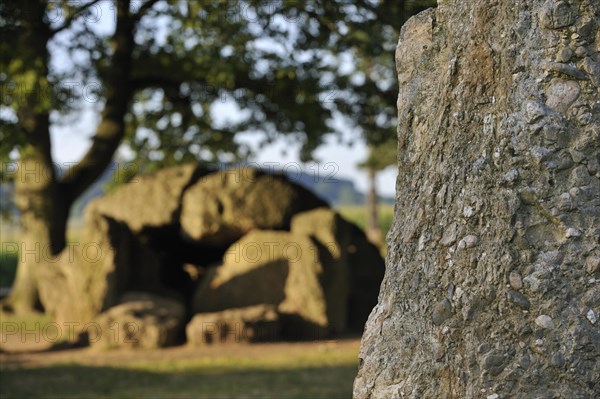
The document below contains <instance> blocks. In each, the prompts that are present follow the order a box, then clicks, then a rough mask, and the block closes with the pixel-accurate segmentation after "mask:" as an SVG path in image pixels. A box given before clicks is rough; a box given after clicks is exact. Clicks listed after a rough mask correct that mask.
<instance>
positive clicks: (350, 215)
mask: <svg viewBox="0 0 600 399" xmlns="http://www.w3.org/2000/svg"><path fill="white" fill-rule="evenodd" d="M336 209H337V211H338V212H339V213H340V214H341V215H342V216H343V217H345V218H346V219H348V220H349V221H351V222H353V223H355V224H356V225H358V226H359V227H360V228H361V229H363V230H364V229H365V226H366V225H367V207H366V206H365V205H350V206H339V207H336ZM393 220H394V205H392V204H382V205H379V227H380V228H381V233H382V236H383V237H385V235H386V234H387V232H388V231H389V230H390V227H391V226H392V222H393Z"/></svg>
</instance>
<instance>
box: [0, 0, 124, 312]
mask: <svg viewBox="0 0 600 399" xmlns="http://www.w3.org/2000/svg"><path fill="white" fill-rule="evenodd" d="M30 5H31V10H30V11H31V13H27V14H26V15H25V17H27V18H28V19H27V21H25V22H24V25H25V26H27V27H29V29H27V30H26V33H25V34H23V36H22V37H21V39H20V43H19V45H20V46H22V48H24V49H30V52H29V53H28V54H26V56H25V57H24V58H25V59H26V62H24V65H26V67H25V69H24V70H23V71H22V73H24V74H27V75H28V76H29V75H32V76H35V77H36V79H35V84H34V85H33V87H32V88H31V91H30V92H29V93H27V94H26V96H25V98H23V103H22V105H21V106H20V108H19V110H18V117H19V125H20V126H21V128H22V129H23V130H24V133H25V134H26V135H27V136H28V142H29V143H30V144H29V145H28V146H26V147H25V148H23V149H21V152H20V167H19V173H18V176H17V180H16V184H15V187H16V194H15V195H16V203H17V207H18V208H19V210H20V212H21V224H22V242H21V246H20V248H19V249H20V254H19V264H18V268H17V275H16V277H15V282H14V284H13V288H12V290H11V294H10V297H9V298H8V300H7V301H6V302H5V303H4V305H3V307H4V308H8V309H12V310H13V311H15V312H21V313H22V312H30V311H33V310H35V309H36V307H37V305H38V302H39V290H40V285H41V284H44V285H45V288H48V287H51V286H53V285H59V284H62V283H63V282H62V281H61V280H59V279H60V278H62V277H63V276H62V275H61V273H60V271H59V270H58V269H57V268H55V269H56V270H54V269H52V270H48V271H49V273H43V275H44V278H45V279H50V280H51V281H39V280H38V275H39V273H38V270H39V268H41V267H47V268H50V267H53V265H54V266H56V262H57V259H56V256H57V255H59V254H60V252H61V251H62V250H63V249H64V247H65V245H66V237H65V234H66V223H67V218H68V214H69V209H70V207H71V205H72V204H73V202H74V201H75V200H76V199H77V197H78V196H79V195H81V194H82V193H83V192H84V191H85V190H86V189H87V188H88V187H89V186H90V185H91V184H93V183H94V182H95V181H96V179H97V178H98V177H99V176H100V175H101V174H102V172H103V171H104V170H105V169H106V167H107V166H108V165H109V164H110V161H111V159H112V157H113V155H114V152H115V151H116V149H117V148H118V146H119V144H120V142H121V140H122V138H123V135H124V132H125V114H126V113H127V110H128V107H129V102H130V100H131V96H132V93H133V92H132V85H131V83H130V80H129V76H130V71H131V57H132V52H133V45H134V41H133V31H134V24H135V18H133V16H131V15H130V13H129V9H130V1H129V0H117V1H116V8H117V24H116V30H115V34H114V35H113V37H112V40H111V44H112V48H113V55H112V58H111V64H110V66H109V68H108V73H107V76H105V79H104V99H105V106H104V110H103V112H102V118H101V122H100V124H99V126H98V128H97V131H96V134H95V137H94V143H93V145H92V146H91V148H90V150H89V151H88V153H87V154H86V155H85V156H84V158H83V159H82V160H81V162H80V163H79V164H78V165H77V166H75V167H74V168H72V170H70V171H69V172H68V173H67V174H66V176H65V177H64V178H63V179H62V180H61V181H58V179H57V176H56V171H55V170H54V166H53V163H52V156H51V145H50V129H49V112H50V108H51V105H52V104H51V101H50V99H48V97H47V96H48V94H49V93H51V92H52V90H51V89H50V87H49V84H48V79H47V76H48V62H49V55H48V49H47V45H48V41H49V40H50V38H51V37H52V34H53V32H52V31H51V30H50V28H49V26H48V25H47V22H46V20H45V9H46V3H45V2H44V1H39V2H33V3H31V4H30ZM52 271H56V272H57V273H52ZM54 280H56V281H54ZM45 291H49V290H48V289H46V290H45ZM73 300H75V299H73ZM42 305H43V303H42Z"/></svg>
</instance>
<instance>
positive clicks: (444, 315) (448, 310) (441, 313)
mask: <svg viewBox="0 0 600 399" xmlns="http://www.w3.org/2000/svg"><path fill="white" fill-rule="evenodd" d="M450 316H452V305H451V304H450V301H449V300H447V299H444V300H443V301H440V302H438V303H437V305H435V308H434V309H433V317H432V318H433V323H434V324H435V325H438V326H439V325H440V324H442V323H443V322H444V321H446V320H447V319H449V318H450Z"/></svg>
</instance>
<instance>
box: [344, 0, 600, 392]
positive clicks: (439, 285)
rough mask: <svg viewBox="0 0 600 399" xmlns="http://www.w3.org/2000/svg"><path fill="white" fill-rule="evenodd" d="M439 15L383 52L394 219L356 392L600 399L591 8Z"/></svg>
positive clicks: (595, 68)
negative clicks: (387, 54)
mask: <svg viewBox="0 0 600 399" xmlns="http://www.w3.org/2000/svg"><path fill="white" fill-rule="evenodd" d="M438 3H439V5H438V8H437V9H436V10H429V11H425V12H423V13H421V14H419V15H417V16H415V17H413V18H412V19H410V20H409V21H408V22H407V23H406V24H405V26H404V27H403V29H402V32H401V36H400V43H399V45H398V49H397V53H396V61H397V69H398V78H399V82H400V96H399V99H398V112H399V120H398V124H399V125H398V138H399V178H398V182H397V197H396V216H395V221H394V225H393V227H392V230H391V232H390V234H389V236H388V239H389V244H390V247H389V253H388V257H387V268H386V275H385V278H384V281H383V284H382V290H381V293H380V295H379V303H378V305H377V306H376V307H375V309H374V310H373V312H372V313H371V316H370V318H369V322H368V323H367V327H366V330H365V333H364V336H363V341H362V348H361V352H360V361H359V363H360V368H359V373H358V376H357V378H356V381H355V384H354V396H355V397H356V398H401V397H405V398H486V397H487V398H509V397H511V398H512V397H518V398H541V397H544V398H546V397H547V398H550V397H552V398H591V397H598V396H599V395H600V382H599V381H600V378H599V376H600V361H599V360H598V359H600V329H599V327H598V324H597V323H596V317H595V315H597V314H598V312H599V311H600V288H599V287H600V285H599V283H598V281H599V280H600V275H599V274H598V273H599V272H598V268H594V267H590V260H589V259H596V258H597V257H598V256H599V254H600V180H599V177H600V167H599V161H600V155H599V154H600V137H599V135H600V96H599V89H600V87H599V86H600V78H599V77H600V73H599V71H600V56H599V54H598V50H599V47H600V33H599V30H598V26H599V25H600V20H599V19H600V17H599V16H600V2H598V1H597V0H569V1H566V0H564V1H563V0H561V1H555V0H547V1H546V0H527V1H525V0H515V1H501V0H480V1H461V0H443V1H442V0H440V1H439V2H438ZM511 275H512V278H511ZM517 276H518V277H519V279H518V280H519V281H518V282H517V279H516V277H517ZM521 278H522V279H521ZM521 282H522V284H521ZM589 315H594V317H588V316H589Z"/></svg>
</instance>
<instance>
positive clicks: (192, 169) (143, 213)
mask: <svg viewBox="0 0 600 399" xmlns="http://www.w3.org/2000/svg"><path fill="white" fill-rule="evenodd" d="M208 173H209V172H208V171H207V170H205V169H202V168H199V167H198V166H197V165H195V164H187V165H183V166H177V167H173V168H167V169H162V170H160V171H158V172H156V173H152V174H149V175H144V176H141V177H136V178H134V180H132V181H131V182H130V183H128V184H126V185H123V186H122V187H119V188H118V189H116V190H114V191H112V192H111V193H109V194H107V195H106V196H104V197H102V198H100V199H97V200H95V201H93V202H92V203H90V205H89V206H88V209H87V212H88V213H95V214H98V215H102V216H104V217H108V218H111V219H114V220H116V221H117V222H121V223H123V224H125V225H126V226H127V227H128V228H129V229H130V230H131V231H133V232H135V233H138V232H141V231H142V230H144V229H148V228H153V227H154V228H156V227H164V226H168V225H172V224H176V223H177V218H178V216H179V211H180V208H181V198H182V196H183V193H184V192H185V191H186V190H187V189H188V187H189V186H190V184H192V183H193V182H194V181H197V180H198V179H200V178H201V177H202V176H204V175H206V174H208Z"/></svg>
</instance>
